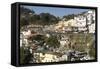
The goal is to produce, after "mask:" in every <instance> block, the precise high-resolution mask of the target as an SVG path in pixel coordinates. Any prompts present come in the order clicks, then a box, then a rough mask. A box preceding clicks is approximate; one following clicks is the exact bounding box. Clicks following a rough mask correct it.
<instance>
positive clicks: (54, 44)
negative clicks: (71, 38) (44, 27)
mask: <svg viewBox="0 0 100 69" xmlns="http://www.w3.org/2000/svg"><path fill="white" fill-rule="evenodd" d="M46 43H47V45H49V46H50V47H53V48H58V47H59V46H60V42H59V41H58V39H57V37H56V36H51V37H49V38H47V39H46Z"/></svg>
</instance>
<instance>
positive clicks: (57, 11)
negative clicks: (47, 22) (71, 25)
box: [24, 6, 89, 17]
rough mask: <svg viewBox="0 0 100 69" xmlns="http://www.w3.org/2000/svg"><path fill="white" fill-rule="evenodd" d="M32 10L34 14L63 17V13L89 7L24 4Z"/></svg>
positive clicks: (78, 11)
mask: <svg viewBox="0 0 100 69" xmlns="http://www.w3.org/2000/svg"><path fill="white" fill-rule="evenodd" d="M24 7H25V8H29V9H31V10H34V11H35V13H36V14H40V13H50V14H53V15H55V16H59V17H63V16H64V15H69V14H79V13H81V12H85V11H88V10H89V9H79V8H59V7H43V6H42V7H41V6H24Z"/></svg>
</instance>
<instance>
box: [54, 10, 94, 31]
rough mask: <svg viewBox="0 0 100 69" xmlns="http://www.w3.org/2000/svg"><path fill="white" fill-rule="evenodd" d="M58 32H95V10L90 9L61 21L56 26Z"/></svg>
mask: <svg viewBox="0 0 100 69" xmlns="http://www.w3.org/2000/svg"><path fill="white" fill-rule="evenodd" d="M55 30H56V32H63V33H65V32H68V31H70V32H76V33H77V32H88V33H95V11H94V10H90V11H87V12H85V13H82V14H78V15H76V16H75V17H74V19H70V20H67V21H66V20H65V19H63V20H62V21H59V23H58V24H57V25H56V26H55Z"/></svg>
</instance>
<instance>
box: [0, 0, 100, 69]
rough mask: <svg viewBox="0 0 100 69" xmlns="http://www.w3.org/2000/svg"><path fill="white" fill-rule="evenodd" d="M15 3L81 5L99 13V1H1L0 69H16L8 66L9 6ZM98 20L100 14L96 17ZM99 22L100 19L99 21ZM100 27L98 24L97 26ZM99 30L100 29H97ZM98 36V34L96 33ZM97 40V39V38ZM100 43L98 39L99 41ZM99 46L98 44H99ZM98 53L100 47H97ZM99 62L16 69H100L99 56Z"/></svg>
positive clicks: (99, 33)
mask: <svg viewBox="0 0 100 69" xmlns="http://www.w3.org/2000/svg"><path fill="white" fill-rule="evenodd" d="M16 1H19V2H20V1H24V2H34V3H52V4H65V5H82V6H97V7H99V12H100V6H99V5H100V0H1V1H0V69H17V68H16V67H14V66H11V65H10V58H11V57H10V55H11V54H10V50H11V49H10V48H11V46H10V32H11V31H10V27H11V26H10V24H11V11H10V9H11V6H10V4H11V3H13V2H16ZM98 16H99V18H100V14H99V15H98ZM99 22H100V19H99ZM98 26H100V23H99V24H98ZM99 29H100V27H99ZM98 35H100V32H98ZM98 38H99V37H98ZM99 41H100V39H99ZM99 45H100V42H99ZM98 49H99V50H98V52H99V53H100V46H98ZM98 58H99V62H95V63H80V64H63V65H47V66H35V67H33V66H31V67H21V68H20V67H19V68H18V69H100V65H99V64H100V54H99V56H98Z"/></svg>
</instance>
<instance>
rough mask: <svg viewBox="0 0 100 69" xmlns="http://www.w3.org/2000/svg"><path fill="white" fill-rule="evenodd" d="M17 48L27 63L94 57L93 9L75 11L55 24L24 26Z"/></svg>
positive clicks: (89, 58)
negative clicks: (75, 13) (71, 15)
mask: <svg viewBox="0 0 100 69" xmlns="http://www.w3.org/2000/svg"><path fill="white" fill-rule="evenodd" d="M31 15H32V14H31ZM20 48H21V52H24V53H25V52H26V53H25V54H24V56H25V55H26V57H29V59H27V61H28V63H46V62H63V61H84V60H92V59H95V57H94V56H95V11H94V10H89V11H86V12H84V13H80V14H77V15H75V16H74V18H72V19H67V20H66V18H62V19H61V20H59V21H58V23H56V24H51V25H39V24H38V25H37V24H29V25H26V26H23V27H21V29H20ZM91 51H92V52H93V53H92V52H91ZM91 53H92V54H91ZM22 55H23V53H21V56H22ZM22 59H23V58H22ZM23 61H25V60H23ZM22 63H23V62H22ZM24 63H25V62H24ZM26 63H27V62H26Z"/></svg>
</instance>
